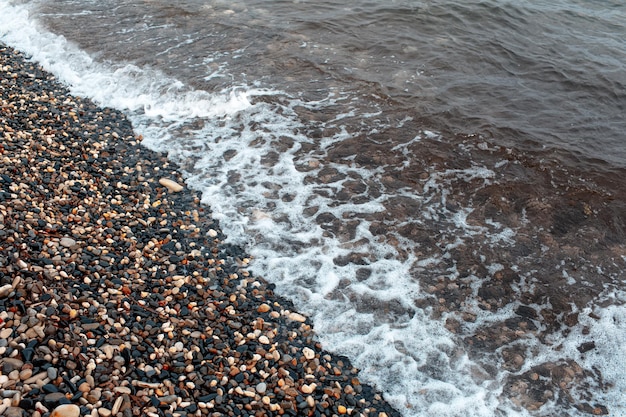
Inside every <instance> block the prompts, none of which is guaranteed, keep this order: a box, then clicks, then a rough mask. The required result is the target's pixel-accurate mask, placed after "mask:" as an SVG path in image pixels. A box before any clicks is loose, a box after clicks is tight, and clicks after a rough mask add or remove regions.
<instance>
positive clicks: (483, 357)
mask: <svg viewBox="0 0 626 417" xmlns="http://www.w3.org/2000/svg"><path fill="white" fill-rule="evenodd" d="M625 21H626V6H624V5H622V4H621V3H620V2H616V1H607V2H602V3H600V2H594V1H582V0H581V1H572V0H570V1H566V0H559V1H555V2H526V1H517V2H510V1H505V0H490V1H481V2H475V1H469V2H455V1H451V2H443V1H409V0H398V1H392V2H390V1H377V0H370V1H364V0H354V1H348V2H339V1H336V0H335V1H316V2H312V1H305V0H302V1H270V2H268V1H260V0H257V1H234V2H233V1H228V2H227V1H217V0H205V1H181V2H176V3H171V2H165V1H159V0H157V1H151V2H140V3H139V2H138V3H128V2H122V1H112V0H107V1H98V2H93V1H86V0H63V1H54V2H53V1H48V0H38V1H29V2H25V1H8V0H0V40H1V41H2V42H5V43H7V44H8V45H11V46H13V47H15V48H17V49H19V50H22V51H24V52H25V53H26V54H28V55H29V56H32V58H33V59H34V60H35V61H37V62H39V63H40V64H41V65H43V66H44V68H45V69H47V70H49V71H51V72H53V73H54V74H56V75H57V77H58V78H59V79H60V80H61V81H62V82H64V83H66V84H67V85H69V86H70V88H71V89H72V92H73V93H75V94H79V95H83V96H86V97H90V98H92V99H93V100H95V101H96V102H97V103H99V104H101V105H104V106H111V107H115V108H118V109H120V110H122V111H124V112H125V113H126V114H127V115H128V116H129V118H130V119H131V120H132V122H133V125H134V127H135V129H136V130H137V133H138V134H141V135H143V137H144V141H143V144H144V145H145V146H147V147H149V148H151V149H153V150H157V151H162V152H167V153H168V155H169V157H170V158H171V159H172V160H174V161H176V162H177V163H179V164H180V166H181V167H182V169H183V170H184V172H185V176H186V181H187V184H188V185H189V186H191V187H193V188H194V189H197V190H199V191H201V192H202V201H203V202H204V203H205V204H207V205H208V206H210V207H211V209H212V211H213V214H214V216H215V217H216V218H218V219H219V221H220V223H221V226H222V228H223V229H224V232H225V233H226V234H227V235H228V241H229V242H230V243H233V244H238V245H241V246H243V247H245V248H246V250H247V251H248V252H249V253H250V254H251V256H252V258H253V261H252V263H251V270H252V271H253V272H254V273H255V274H256V275H259V276H263V277H264V278H266V279H268V280H270V281H272V282H274V283H275V284H276V285H277V291H278V292H279V293H281V294H282V295H284V296H287V297H289V298H291V299H292V300H294V302H295V303H296V305H297V307H298V309H300V310H301V311H303V312H305V313H307V314H309V315H310V316H311V317H312V319H313V321H314V324H315V328H316V331H317V334H318V336H319V339H320V341H321V342H322V344H323V346H324V347H325V348H326V349H329V350H331V351H333V352H336V353H340V354H343V355H347V356H348V357H350V359H351V360H352V361H353V363H354V364H355V365H356V366H357V367H359V368H360V369H361V370H362V371H361V377H362V379H364V380H365V381H366V382H369V383H372V384H374V385H376V386H377V387H378V388H379V389H381V390H382V391H383V392H384V393H385V397H386V398H387V399H388V400H389V401H390V402H391V403H392V404H393V405H394V406H395V407H397V408H398V409H399V410H400V411H401V412H402V413H403V414H405V415H406V416H432V415H437V416H518V415H532V416H552V415H586V414H589V413H593V412H596V413H605V412H608V413H610V415H615V416H618V415H622V414H624V413H626V402H625V401H624V400H623V398H624V397H625V396H626V371H625V369H626V368H625V367H624V365H626V308H625V307H624V302H625V301H626V292H625V289H626V275H625V274H624V267H625V266H626V238H625V236H626V233H625V229H624V228H625V226H624V225H625V224H626V200H625V199H624V196H625V195H626V193H625V191H626V187H624V185H623V182H622V181H621V179H622V178H623V174H624V169H625V168H626V147H625V146H624V144H625V142H626V138H625V136H624V135H625V134H624V132H626V118H625V117H624V114H625V113H626V111H625V109H626V75H625V74H626V73H624V71H623V64H624V60H623V57H624V56H626V43H625V42H623V39H624V35H626V29H625V26H624V23H623V22H625Z"/></svg>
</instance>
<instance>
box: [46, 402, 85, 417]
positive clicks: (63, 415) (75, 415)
mask: <svg viewBox="0 0 626 417" xmlns="http://www.w3.org/2000/svg"><path fill="white" fill-rule="evenodd" d="M50 417H80V408H78V406H77V405H74V404H63V405H60V406H58V407H56V408H55V409H54V410H53V411H52V414H50Z"/></svg>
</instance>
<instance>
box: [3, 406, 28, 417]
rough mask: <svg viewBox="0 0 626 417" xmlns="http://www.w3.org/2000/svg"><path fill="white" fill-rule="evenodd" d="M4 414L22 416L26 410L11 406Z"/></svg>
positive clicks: (5, 415) (10, 416)
mask: <svg viewBox="0 0 626 417" xmlns="http://www.w3.org/2000/svg"><path fill="white" fill-rule="evenodd" d="M2 415H3V416H4V417H22V416H23V415H24V410H22V409H21V408H19V407H9V408H7V409H6V410H5V411H4V414H2Z"/></svg>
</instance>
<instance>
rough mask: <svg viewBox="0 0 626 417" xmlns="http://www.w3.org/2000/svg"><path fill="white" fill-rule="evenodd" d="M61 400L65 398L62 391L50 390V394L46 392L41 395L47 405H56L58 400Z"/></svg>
mask: <svg viewBox="0 0 626 417" xmlns="http://www.w3.org/2000/svg"><path fill="white" fill-rule="evenodd" d="M61 400H65V394H63V393H62V392H51V393H50V394H46V396H45V397H43V402H44V404H46V405H47V406H54V405H58V404H59V401H61Z"/></svg>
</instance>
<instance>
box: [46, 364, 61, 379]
mask: <svg viewBox="0 0 626 417" xmlns="http://www.w3.org/2000/svg"><path fill="white" fill-rule="evenodd" d="M46 372H47V374H48V378H50V379H51V380H52V379H57V376H58V375H59V373H58V371H57V368H55V367H53V366H51V367H49V368H48V369H47V370H46Z"/></svg>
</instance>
